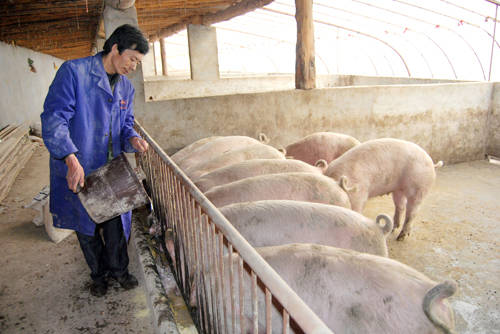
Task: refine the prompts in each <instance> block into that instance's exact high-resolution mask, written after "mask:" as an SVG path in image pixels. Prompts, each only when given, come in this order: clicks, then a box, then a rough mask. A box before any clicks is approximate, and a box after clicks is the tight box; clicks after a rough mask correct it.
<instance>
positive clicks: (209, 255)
mask: <svg viewBox="0 0 500 334" xmlns="http://www.w3.org/2000/svg"><path fill="white" fill-rule="evenodd" d="M136 130H137V131H138V133H140V135H141V136H142V137H143V138H144V139H146V140H147V141H148V143H149V145H150V147H151V149H149V150H148V151H146V153H144V154H140V155H137V162H138V165H139V166H140V167H141V168H142V170H143V172H144V173H145V176H146V183H147V186H148V188H149V189H148V190H149V194H150V196H151V201H152V206H153V208H154V212H153V213H154V217H155V218H154V219H156V220H157V221H159V223H160V225H161V230H162V232H163V235H164V237H165V243H164V244H163V245H164V246H165V248H166V250H167V254H168V255H169V256H170V262H171V265H172V267H173V275H174V276H175V279H176V282H177V284H178V286H179V289H180V291H181V293H182V294H183V296H184V299H185V301H186V302H187V303H188V304H190V306H193V307H192V309H191V313H192V316H193V320H194V322H195V324H196V325H197V328H198V330H199V331H201V332H204V333H212V332H216V333H236V332H239V331H240V330H239V328H240V325H241V331H242V332H243V330H244V329H246V330H252V331H253V332H254V333H256V332H257V331H259V332H260V331H261V329H260V327H259V326H264V328H265V329H266V332H268V333H270V332H271V326H273V328H275V324H274V323H273V321H275V320H276V319H277V316H276V314H275V315H274V317H275V318H274V319H272V317H273V315H272V312H273V310H274V308H275V307H276V308H277V309H279V310H280V311H279V313H278V317H280V319H279V320H278V323H280V324H281V326H280V327H281V332H282V333H289V332H290V329H291V328H294V329H298V330H299V332H300V331H302V332H304V333H325V334H328V333H332V331H330V330H329V329H328V327H326V325H325V324H324V323H323V322H322V321H321V320H320V319H319V318H318V317H317V316H316V315H315V314H314V312H312V311H311V309H310V308H309V307H308V306H307V305H306V304H305V303H304V302H303V301H302V300H301V299H300V298H299V297H298V296H297V295H296V294H295V292H293V291H292V290H291V289H290V288H289V287H288V285H287V284H286V283H285V282H284V281H283V280H282V279H281V278H280V277H279V275H278V274H277V273H276V272H275V271H274V270H273V269H272V268H271V267H270V266H269V265H268V264H267V263H266V262H265V261H264V260H263V259H262V258H261V257H260V255H258V254H257V252H256V251H255V249H254V248H253V247H252V246H250V244H248V242H247V241H246V240H245V239H244V238H243V237H242V236H241V235H240V234H239V233H238V232H237V231H236V230H235V229H234V228H233V227H232V225H231V224H230V223H229V222H228V221H227V219H225V218H224V216H223V215H222V214H221V213H220V212H219V210H217V208H216V207H215V206H214V205H213V204H212V203H210V201H208V199H207V198H206V197H205V196H204V195H203V194H202V193H201V192H200V191H199V190H198V189H197V188H196V186H195V185H194V184H193V183H192V182H191V180H190V179H189V178H188V177H187V176H186V175H185V174H184V172H183V171H182V170H181V169H180V168H178V167H177V165H176V164H175V163H174V162H173V161H172V160H171V159H170V157H168V155H166V154H165V152H163V150H162V149H161V148H160V146H159V145H158V144H157V143H156V142H155V141H154V140H153V139H152V138H151V136H149V135H148V133H147V132H146V131H145V130H144V129H143V128H142V127H141V126H140V124H139V123H137V122H136ZM162 248H163V249H165V248H164V247H162ZM161 251H163V250H161ZM228 253H229V254H234V255H235V256H237V264H236V265H235V266H233V262H232V261H229V262H228V264H227V267H229V268H227V267H226V268H225V266H226V264H225V263H226V262H225V261H224V260H223V257H224V254H228ZM245 271H246V272H248V273H249V275H250V277H251V282H250V283H248V282H244V281H242V278H243V275H244V272H245ZM225 273H229V276H228V277H229V279H228V277H227V276H225ZM236 282H237V283H236ZM247 291H251V293H250V294H249V295H250V296H247V295H246V293H245V292H247ZM193 296H194V297H193ZM259 296H264V297H263V298H259ZM245 305H246V306H245ZM249 305H251V306H249ZM245 308H247V309H246V311H247V312H246V313H245ZM250 308H251V310H250ZM245 316H247V317H248V318H245ZM243 324H245V325H243Z"/></svg>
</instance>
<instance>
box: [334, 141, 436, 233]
mask: <svg viewBox="0 0 500 334" xmlns="http://www.w3.org/2000/svg"><path fill="white" fill-rule="evenodd" d="M440 166H442V161H440V162H439V163H438V164H436V165H434V163H433V161H432V159H431V157H429V155H428V154H427V153H426V152H425V151H424V150H423V149H422V148H421V147H420V146H418V145H417V144H414V143H412V142H409V141H404V140H400V139H394V138H382V139H374V140H369V141H367V142H364V143H362V144H360V145H358V146H356V147H354V148H352V149H350V150H349V151H347V152H345V153H344V154H343V155H342V156H340V157H339V158H338V159H336V160H334V161H332V162H331V163H330V164H329V165H328V168H327V169H326V171H325V175H326V176H329V177H331V178H333V179H335V180H338V181H339V182H340V183H341V185H342V187H343V189H344V190H345V191H346V192H347V194H348V195H349V199H350V201H351V206H352V209H353V210H354V211H357V212H361V211H362V210H363V208H364V206H365V204H366V201H367V200H368V198H371V197H375V196H380V195H385V194H389V193H392V198H393V201H394V205H395V207H396V209H395V213H394V218H393V223H394V229H397V228H398V227H399V226H400V220H401V219H400V217H401V215H402V212H403V210H405V209H406V214H405V220H404V224H403V228H402V229H401V232H400V233H399V235H398V237H397V240H404V239H405V238H406V237H408V236H409V235H410V232H411V221H412V219H413V218H414V217H415V214H416V212H417V209H418V206H419V205H420V203H421V202H422V199H423V198H424V197H425V195H427V193H428V192H429V190H430V189H431V187H432V184H433V183H434V180H435V178H436V172H435V168H436V167H440Z"/></svg>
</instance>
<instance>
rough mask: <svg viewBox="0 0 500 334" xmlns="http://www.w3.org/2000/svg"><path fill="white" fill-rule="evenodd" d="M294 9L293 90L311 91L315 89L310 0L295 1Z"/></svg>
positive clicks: (312, 25)
mask: <svg viewBox="0 0 500 334" xmlns="http://www.w3.org/2000/svg"><path fill="white" fill-rule="evenodd" d="M295 7H296V14H295V20H296V21H297V48H296V53H297V55H296V60H295V88H297V89H312V88H316V64H315V62H316V61H315V57H314V24H313V13H312V0H295Z"/></svg>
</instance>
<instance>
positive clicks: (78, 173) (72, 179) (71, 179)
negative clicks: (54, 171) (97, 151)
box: [64, 153, 85, 193]
mask: <svg viewBox="0 0 500 334" xmlns="http://www.w3.org/2000/svg"><path fill="white" fill-rule="evenodd" d="M64 161H65V162H66V165H67V166H68V174H66V180H67V181H68V188H69V189H71V190H72V191H73V192H74V193H76V190H77V185H78V184H79V185H80V187H81V188H83V185H84V182H85V172H84V171H83V167H82V165H80V162H79V161H78V158H77V157H76V156H75V155H74V154H73V153H72V154H70V155H68V156H67V157H66V159H64Z"/></svg>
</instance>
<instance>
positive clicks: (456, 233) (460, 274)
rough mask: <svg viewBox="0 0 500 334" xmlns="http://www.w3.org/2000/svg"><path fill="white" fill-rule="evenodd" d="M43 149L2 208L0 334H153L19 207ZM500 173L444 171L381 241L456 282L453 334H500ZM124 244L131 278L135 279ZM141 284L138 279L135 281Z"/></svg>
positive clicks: (133, 300) (127, 301) (44, 175)
mask: <svg viewBox="0 0 500 334" xmlns="http://www.w3.org/2000/svg"><path fill="white" fill-rule="evenodd" d="M47 159H48V155H47V153H46V152H45V150H44V149H43V148H40V149H38V150H37V151H36V152H35V155H34V156H33V158H32V159H31V161H30V162H29V164H28V165H27V166H26V168H25V169H24V170H23V171H22V173H21V175H20V176H19V177H18V179H17V181H16V184H15V185H14V188H13V189H12V191H11V192H10V194H9V196H8V198H7V199H6V200H4V201H3V202H2V205H1V206H0V245H1V246H0V266H1V268H2V270H1V271H0V333H19V332H27V333H104V334H106V333H152V332H153V330H154V329H153V327H152V325H151V321H150V314H149V310H148V307H147V301H146V297H145V293H144V290H143V289H142V287H143V282H142V281H140V284H141V286H140V287H139V288H137V289H135V290H132V291H128V292H125V291H122V290H120V289H119V287H118V286H117V285H116V284H115V285H113V286H112V287H111V289H110V292H109V294H108V295H107V296H106V298H103V299H97V298H94V297H92V296H90V294H89V293H88V289H87V287H86V285H87V284H88V282H89V277H88V274H89V272H88V269H87V267H86V264H85V263H84V259H83V256H82V254H81V251H80V249H79V246H78V242H77V240H76V237H75V235H71V236H70V237H68V238H67V239H65V240H64V241H62V242H61V243H60V244H57V245H56V244H54V243H52V242H50V241H49V240H48V238H47V236H46V235H45V231H44V229H43V228H42V227H36V226H35V225H34V224H32V223H31V220H32V218H33V217H34V216H35V215H36V213H35V212H34V211H32V210H30V209H23V208H22V206H23V205H24V204H27V203H29V202H30V201H31V198H32V197H33V196H34V195H35V194H36V193H37V192H38V191H39V190H40V189H41V188H42V186H43V185H45V184H46V183H47V180H48V171H47ZM382 212H385V213H389V214H391V215H392V213H393V204H392V198H391V197H390V196H383V197H380V198H375V199H372V200H370V201H369V203H368V205H367V207H366V209H365V212H364V214H365V215H366V216H368V217H371V218H373V217H375V216H376V215H377V214H378V213H382ZM499 212H500V166H499V165H493V164H490V163H488V162H487V161H473V162H468V163H462V164H456V165H451V166H445V167H443V168H441V169H439V170H438V176H437V180H436V183H435V185H434V187H433V189H432V191H431V193H430V194H429V195H428V196H427V197H426V198H425V200H424V203H423V204H422V206H421V207H420V210H419V212H418V215H417V217H416V219H415V221H414V225H413V226H414V229H413V234H412V235H411V237H410V238H409V239H407V240H405V241H403V242H398V241H395V236H396V235H392V236H391V237H390V238H389V240H388V245H389V250H390V251H389V252H390V254H389V255H390V257H391V258H394V259H397V260H399V261H401V262H403V263H406V264H408V265H410V266H412V267H414V268H416V269H417V270H419V271H421V272H423V273H425V274H426V275H427V276H429V277H430V278H432V279H434V280H436V281H442V280H444V279H454V280H455V281H457V283H458V285H459V291H458V292H457V293H456V295H455V296H453V297H452V298H450V302H451V304H452V306H453V308H454V310H455V315H456V327H457V328H456V330H457V333H464V334H465V333H467V334H469V333H493V334H495V333H497V334H500V303H499V298H498V296H499V294H500V245H499V237H500V214H499ZM134 251H135V249H134V247H133V243H130V244H129V252H130V254H131V256H130V258H131V266H130V268H131V271H132V272H133V273H136V274H137V272H138V271H139V269H138V268H137V266H138V264H137V261H136V258H135V256H133V255H132V254H133V252H134ZM137 276H138V278H141V277H140V275H137Z"/></svg>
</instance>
